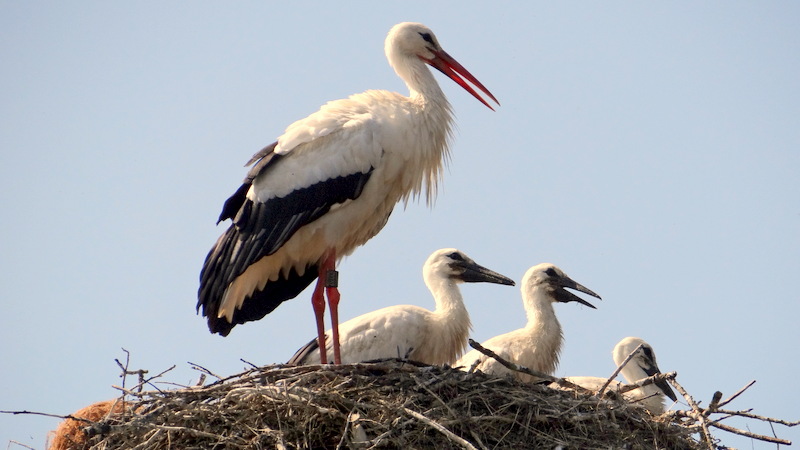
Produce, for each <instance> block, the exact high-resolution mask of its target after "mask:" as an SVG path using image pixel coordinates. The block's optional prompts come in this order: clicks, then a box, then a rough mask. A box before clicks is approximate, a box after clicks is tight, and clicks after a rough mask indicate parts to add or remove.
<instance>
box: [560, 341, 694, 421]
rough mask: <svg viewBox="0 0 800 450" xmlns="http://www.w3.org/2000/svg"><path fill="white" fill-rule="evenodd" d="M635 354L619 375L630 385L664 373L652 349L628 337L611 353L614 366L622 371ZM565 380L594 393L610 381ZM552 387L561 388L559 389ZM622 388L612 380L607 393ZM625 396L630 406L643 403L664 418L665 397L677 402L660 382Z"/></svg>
mask: <svg viewBox="0 0 800 450" xmlns="http://www.w3.org/2000/svg"><path fill="white" fill-rule="evenodd" d="M640 346H641V347H640ZM634 351H636V353H634V355H633V356H632V357H631V359H630V361H628V363H627V364H626V365H625V367H623V368H622V370H620V372H619V373H620V374H621V375H622V376H623V377H624V378H625V380H627V382H628V383H635V382H637V381H639V380H641V379H643V378H647V377H649V376H653V375H656V374H659V373H661V370H660V369H659V368H658V364H656V353H655V351H653V347H651V346H650V344H648V343H647V342H645V341H644V340H643V339H641V338H638V337H626V338H624V339H622V340H621V341H619V342H618V343H617V345H615V346H614V350H613V352H612V357H613V358H614V364H616V365H617V367H619V365H620V364H622V362H623V361H625V359H626V358H627V357H628V355H630V354H631V353H632V352H634ZM566 380H567V381H569V382H571V383H573V384H577V385H578V386H582V387H584V388H586V389H589V390H592V391H595V392H597V391H598V390H600V388H602V387H603V385H605V384H606V381H608V379H607V378H600V377H566ZM552 386H553V387H558V386H557V385H552ZM623 386H624V384H622V383H620V382H619V381H616V380H612V381H611V383H610V384H609V385H608V387H606V389H608V390H610V391H616V390H619V389H620V388H621V387H623ZM622 396H623V397H624V398H625V399H626V400H628V401H630V402H635V403H640V404H641V405H642V406H644V407H645V408H647V410H648V411H650V412H651V413H653V414H662V413H663V412H664V397H665V396H666V397H669V398H670V399H671V400H672V401H677V400H678V397H677V396H676V395H675V392H673V391H672V388H671V387H669V384H667V382H666V381H658V382H656V383H653V384H649V385H647V386H644V387H640V388H637V389H634V390H632V391H628V392H626V393H624V394H622Z"/></svg>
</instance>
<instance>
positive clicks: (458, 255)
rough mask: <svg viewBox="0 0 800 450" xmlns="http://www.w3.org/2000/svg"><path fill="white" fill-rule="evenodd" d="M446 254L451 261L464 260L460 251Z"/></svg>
mask: <svg viewBox="0 0 800 450" xmlns="http://www.w3.org/2000/svg"><path fill="white" fill-rule="evenodd" d="M447 256H448V257H449V258H450V259H452V260H453V261H463V260H464V257H463V256H461V253H458V252H453V253H450V254H449V255H447Z"/></svg>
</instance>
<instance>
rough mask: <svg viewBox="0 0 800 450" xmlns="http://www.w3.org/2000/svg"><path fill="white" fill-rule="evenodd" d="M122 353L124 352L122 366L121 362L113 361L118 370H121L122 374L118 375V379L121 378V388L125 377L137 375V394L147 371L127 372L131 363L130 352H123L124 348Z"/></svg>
mask: <svg viewBox="0 0 800 450" xmlns="http://www.w3.org/2000/svg"><path fill="white" fill-rule="evenodd" d="M122 351H123V352H125V364H124V365H123V364H122V363H121V362H119V360H118V359H116V358H114V361H115V362H116V363H117V365H118V366H119V368H120V369H122V373H121V374H120V375H119V377H120V378H122V387H123V388H124V387H125V381H126V380H127V376H128V375H138V376H139V392H141V391H142V389H141V387H142V386H143V384H144V383H143V381H144V375H145V374H146V373H147V371H146V370H142V369H139V370H128V365H129V364H130V362H131V352H129V351H127V350H125V349H124V348H123V349H122ZM134 389H135V388H134Z"/></svg>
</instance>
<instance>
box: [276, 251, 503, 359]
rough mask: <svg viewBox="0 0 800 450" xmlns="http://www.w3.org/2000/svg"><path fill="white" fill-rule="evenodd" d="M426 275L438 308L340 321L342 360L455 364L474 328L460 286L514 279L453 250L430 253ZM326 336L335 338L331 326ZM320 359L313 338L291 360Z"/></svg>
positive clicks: (399, 309)
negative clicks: (382, 359) (389, 360)
mask: <svg viewBox="0 0 800 450" xmlns="http://www.w3.org/2000/svg"><path fill="white" fill-rule="evenodd" d="M422 277H423V278H424V279H425V284H426V285H427V286H428V289H429V290H430V291H431V294H433V299H434V300H435V301H436V309H435V310H433V311H429V310H427V309H425V308H420V307H419V306H414V305H397V306H389V307H387V308H382V309H379V310H377V311H372V312H369V313H367V314H363V315H361V316H358V317H356V318H354V319H350V320H348V321H347V322H345V323H343V324H341V325H340V326H339V332H340V334H339V338H340V339H341V346H342V348H341V351H342V354H341V356H342V362H343V363H345V364H347V363H356V362H361V361H369V360H373V359H381V358H397V357H399V358H408V359H410V360H413V361H419V362H422V363H426V364H431V365H438V364H452V363H453V361H455V360H456V358H458V357H459V356H460V355H461V354H462V353H463V352H464V349H465V348H466V347H467V337H468V334H469V330H470V328H471V324H470V320H469V313H467V308H466V307H465V306H464V302H463V298H462V296H461V292H460V290H459V289H458V284H459V283H478V282H485V283H497V284H505V285H509V286H513V285H514V281H512V280H511V279H510V278H508V277H505V276H503V275H500V274H499V273H497V272H494V271H492V270H489V269H487V268H485V267H483V266H480V265H478V264H476V263H475V261H473V260H472V259H470V258H469V257H468V256H467V255H465V254H464V253H463V252H461V251H458V250H456V249H454V248H444V249H441V250H437V251H435V252H434V253H433V254H431V256H430V257H428V259H427V261H426V262H425V265H424V266H423V268H422ZM327 334H328V337H330V335H331V330H328V332H327ZM327 342H328V343H327V344H326V353H328V355H329V356H330V355H331V351H332V346H331V344H330V341H327ZM319 357H320V355H319V345H318V344H317V339H313V340H312V341H311V342H309V343H308V344H306V345H305V346H304V347H303V348H301V349H300V350H298V351H297V353H295V354H294V356H292V359H290V360H289V364H311V363H314V362H316V361H318V360H319Z"/></svg>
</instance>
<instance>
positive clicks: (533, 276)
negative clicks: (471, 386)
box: [456, 263, 600, 381]
mask: <svg viewBox="0 0 800 450" xmlns="http://www.w3.org/2000/svg"><path fill="white" fill-rule="evenodd" d="M565 288H569V289H574V290H576V291H580V292H583V293H585V294H589V295H591V296H592V297H596V298H598V299H599V298H600V296H599V295H597V294H595V293H594V292H593V291H591V290H590V289H588V288H586V287H584V286H582V285H580V284H578V283H576V282H575V281H574V280H572V279H571V278H570V277H568V276H567V274H565V273H564V272H563V271H562V270H561V269H559V268H558V267H556V266H554V265H553V264H549V263H542V264H539V265H536V266H533V267H531V268H530V269H528V271H527V272H525V276H524V277H523V278H522V284H521V286H520V289H521V291H522V304H523V305H524V307H525V314H526V315H527V316H528V323H527V324H526V325H525V328H520V329H518V330H514V331H511V332H509V333H506V334H501V335H499V336H495V337H493V338H491V339H489V340H488V341H486V342H484V343H482V344H481V345H483V346H484V347H486V348H488V349H489V350H492V351H493V352H495V353H497V355H498V356H501V357H502V358H503V359H506V360H508V361H511V362H514V363H516V364H519V365H522V366H525V367H528V368H529V369H533V370H537V371H539V372H544V373H546V374H552V373H553V372H554V371H555V369H556V366H557V365H558V357H559V353H560V352H561V344H562V343H563V341H564V335H563V333H562V331H561V324H560V323H559V322H558V318H556V313H555V311H554V310H553V303H555V302H560V303H568V302H578V303H581V304H583V305H586V306H588V307H590V308H593V309H595V307H594V305H592V304H591V303H589V302H587V301H586V300H584V299H582V298H580V297H578V296H577V295H575V294H573V293H571V292H569V291H567V290H566V289H565ZM473 365H475V368H477V369H479V370H481V371H482V372H484V373H491V374H495V375H500V374H505V373H511V374H512V375H514V376H515V377H517V378H518V379H520V380H522V381H533V377H531V376H530V375H526V374H523V373H519V372H512V371H510V370H508V369H507V368H505V367H504V366H503V365H502V364H500V363H499V362H497V361H496V360H495V359H493V358H489V357H487V356H485V355H484V354H483V353H480V352H478V351H477V350H472V351H470V352H469V353H467V354H466V355H464V356H463V357H461V359H459V360H458V361H457V362H456V366H462V369H464V370H469V369H470V368H472V367H473Z"/></svg>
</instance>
